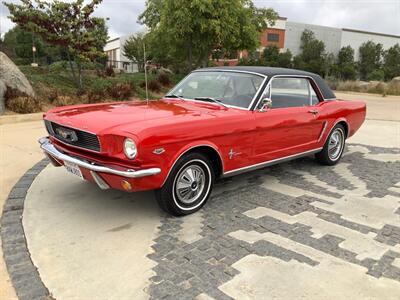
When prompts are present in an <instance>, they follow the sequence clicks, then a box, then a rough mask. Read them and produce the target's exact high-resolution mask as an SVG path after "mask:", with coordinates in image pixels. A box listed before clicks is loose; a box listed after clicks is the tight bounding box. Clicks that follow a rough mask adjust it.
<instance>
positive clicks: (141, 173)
mask: <svg viewBox="0 0 400 300" xmlns="http://www.w3.org/2000/svg"><path fill="white" fill-rule="evenodd" d="M39 144H40V148H42V150H43V151H44V152H45V153H46V154H47V155H50V156H51V157H53V158H55V159H56V160H61V161H64V162H65V161H66V162H69V163H72V164H76V165H78V166H80V167H82V168H85V169H88V170H90V171H93V172H101V173H109V174H114V175H118V176H122V177H126V178H140V177H145V176H151V175H157V174H159V173H160V172H161V169H160V168H150V169H143V170H131V169H127V170H125V171H123V170H117V169H113V168H109V167H105V166H101V165H96V164H94V163H91V162H88V161H85V160H82V159H78V158H75V157H72V156H69V155H67V154H64V153H62V152H60V151H58V150H57V149H56V147H54V145H53V144H52V143H51V141H50V140H49V139H48V138H47V137H43V138H41V139H40V140H39Z"/></svg>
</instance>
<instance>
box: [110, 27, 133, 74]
mask: <svg viewBox="0 0 400 300" xmlns="http://www.w3.org/2000/svg"><path fill="white" fill-rule="evenodd" d="M130 36H131V35H125V36H121V37H118V38H115V39H111V40H109V41H108V42H107V44H106V45H105V46H104V52H105V53H106V54H107V56H108V65H110V66H113V67H114V68H116V69H120V70H124V71H125V72H127V73H134V72H138V67H137V64H135V63H133V62H131V61H130V60H129V59H128V58H127V57H125V55H124V51H123V46H124V44H125V42H126V41H127V40H128V39H129V37H130Z"/></svg>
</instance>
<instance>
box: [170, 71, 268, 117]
mask: <svg viewBox="0 0 400 300" xmlns="http://www.w3.org/2000/svg"><path fill="white" fill-rule="evenodd" d="M201 72H227V73H228V72H230V73H244V74H252V75H257V76H260V77H263V78H264V80H263V81H262V82H261V84H260V87H259V88H258V90H257V91H256V93H255V94H254V97H253V99H251V102H250V104H249V106H248V107H241V106H236V105H229V104H225V103H224V105H226V106H227V107H229V108H237V109H242V110H248V111H251V108H252V107H253V104H254V102H255V101H256V99H257V98H258V97H259V96H260V92H261V91H263V90H264V89H263V87H264V85H265V82H266V81H267V79H268V76H267V75H264V74H261V73H257V72H251V71H241V70H224V69H212V70H210V69H208V70H207V69H204V70H202V69H199V70H195V71H193V72H191V73H189V74H188V75H186V76H185V77H184V78H183V79H182V80H181V81H180V83H179V84H178V85H176V86H174V87H173V88H172V89H171V90H169V91H168V93H167V95H168V94H169V93H170V92H171V91H172V90H175V89H177V88H178V87H179V86H180V85H181V84H182V83H183V81H184V80H185V79H186V78H187V77H189V76H190V74H193V73H201ZM165 99H176V98H169V97H165ZM182 99H184V100H185V101H196V102H203V103H204V101H200V100H195V99H190V98H184V97H182ZM207 103H211V104H214V105H218V106H221V105H219V104H218V103H212V102H207Z"/></svg>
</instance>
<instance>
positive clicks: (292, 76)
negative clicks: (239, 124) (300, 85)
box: [253, 75, 336, 110]
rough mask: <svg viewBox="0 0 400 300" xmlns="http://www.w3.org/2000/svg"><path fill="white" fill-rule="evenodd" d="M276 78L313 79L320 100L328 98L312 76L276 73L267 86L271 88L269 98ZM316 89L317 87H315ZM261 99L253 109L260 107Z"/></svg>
mask: <svg viewBox="0 0 400 300" xmlns="http://www.w3.org/2000/svg"><path fill="white" fill-rule="evenodd" d="M274 78H307V79H308V80H311V81H312V82H313V83H314V85H315V86H316V87H317V89H318V93H316V94H317V97H318V102H323V101H325V100H326V99H325V98H324V96H323V94H322V92H321V89H320V88H319V86H318V84H317V83H316V82H315V80H314V78H312V77H311V76H307V75H274V76H272V77H271V78H270V79H269V81H268V84H267V85H266V87H265V89H268V88H269V99H271V94H272V89H271V82H272V81H273V80H274ZM309 84H311V83H310V82H309ZM311 87H312V86H311ZM314 91H315V89H314ZM261 100H262V97H261V98H260V99H259V100H258V102H257V104H256V106H254V108H253V110H257V107H258V105H260V101H261ZM335 100H336V99H335ZM312 106H313V105H312ZM283 108H284V107H283Z"/></svg>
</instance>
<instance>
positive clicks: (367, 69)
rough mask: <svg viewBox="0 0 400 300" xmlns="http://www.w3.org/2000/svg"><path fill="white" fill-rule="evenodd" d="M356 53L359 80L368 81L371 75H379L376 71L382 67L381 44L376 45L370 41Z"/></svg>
mask: <svg viewBox="0 0 400 300" xmlns="http://www.w3.org/2000/svg"><path fill="white" fill-rule="evenodd" d="M358 51H359V54H360V58H359V62H358V67H359V72H360V78H361V79H362V80H368V77H369V75H370V74H371V73H374V74H377V73H379V72H378V71H379V70H380V69H381V67H382V55H383V47H382V44H376V43H374V42H372V41H368V42H365V43H363V44H362V45H361V46H360V48H359V49H358ZM374 79H375V76H374Z"/></svg>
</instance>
